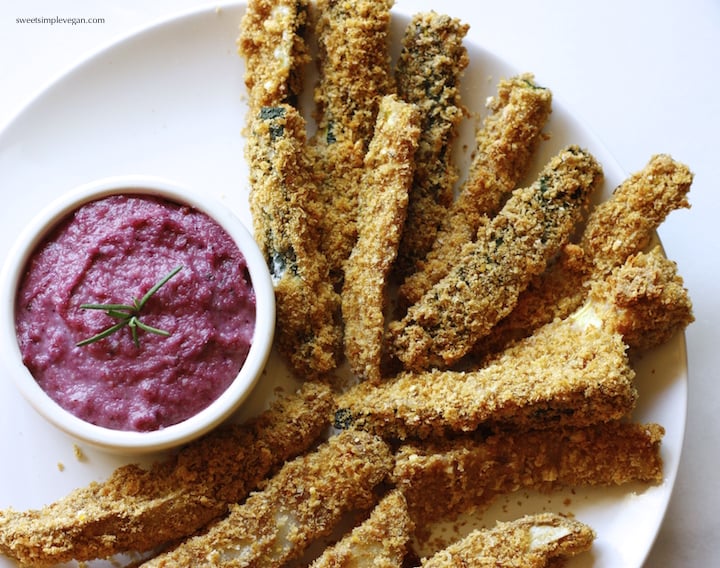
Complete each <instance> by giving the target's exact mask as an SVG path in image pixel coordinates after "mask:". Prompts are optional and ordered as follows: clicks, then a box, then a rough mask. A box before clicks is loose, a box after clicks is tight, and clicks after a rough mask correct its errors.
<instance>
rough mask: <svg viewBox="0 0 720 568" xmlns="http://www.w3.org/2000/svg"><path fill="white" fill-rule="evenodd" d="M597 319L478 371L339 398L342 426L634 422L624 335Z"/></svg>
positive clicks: (562, 323) (551, 331)
mask: <svg viewBox="0 0 720 568" xmlns="http://www.w3.org/2000/svg"><path fill="white" fill-rule="evenodd" d="M590 323H592V322H591V320H590V319H588V320H587V321H585V320H582V321H580V322H575V321H573V320H570V319H568V320H559V321H557V322H553V323H551V324H548V325H547V326H545V327H543V328H542V329H540V330H538V332H536V333H535V334H534V335H533V336H531V337H529V338H527V340H524V341H522V342H519V343H517V344H516V345H513V346H511V347H510V348H508V349H507V350H506V351H504V352H503V353H502V354H501V355H499V356H498V358H497V359H494V360H493V361H492V362H491V363H490V364H488V365H487V366H485V367H483V368H480V369H478V370H473V371H441V370H432V371H425V372H422V373H415V372H403V373H400V374H399V375H396V376H395V377H393V378H391V379H387V380H386V381H384V382H383V383H382V384H380V385H377V386H376V385H372V384H370V383H360V384H358V385H356V386H353V387H351V388H350V389H349V390H348V391H346V392H345V393H343V394H340V395H339V396H338V397H337V408H338V412H337V413H336V423H337V424H336V425H338V426H341V425H342V426H347V425H351V426H352V427H354V428H359V429H362V430H367V431H370V432H373V433H376V434H379V435H381V436H383V437H389V438H399V439H407V438H429V437H438V436H444V435H450V434H454V433H462V432H473V431H475V430H477V429H478V428H480V427H517V428H525V429H528V428H549V427H551V426H556V425H568V426H582V425H586V424H592V423H594V422H598V421H604V420H605V421H607V420H613V419H618V418H621V417H623V416H626V415H627V414H628V413H629V412H630V411H631V410H632V409H633V408H634V406H635V403H636V400H637V391H636V389H635V386H634V384H633V379H634V378H635V372H634V371H633V370H632V368H631V367H630V364H629V361H628V358H627V355H626V346H625V344H624V343H623V342H622V338H621V337H620V335H619V334H617V333H613V332H611V331H608V330H607V329H606V328H598V327H595V325H590Z"/></svg>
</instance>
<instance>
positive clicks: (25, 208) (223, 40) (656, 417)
mask: <svg viewBox="0 0 720 568" xmlns="http://www.w3.org/2000/svg"><path fill="white" fill-rule="evenodd" d="M243 9H244V5H227V6H224V7H222V8H220V9H214V10H213V9H209V10H203V11H198V12H192V13H189V14H185V15H182V16H179V17H176V18H174V19H171V20H168V21H166V22H164V23H161V24H159V25H155V26H152V27H151V28H149V29H147V30H145V31H142V32H141V33H138V34H134V35H132V36H130V37H128V38H126V39H125V40H123V41H120V42H118V43H117V44H115V45H113V46H111V47H109V48H107V49H104V50H102V51H101V52H99V53H97V54H95V55H93V56H92V57H90V58H89V59H87V60H86V61H85V62H83V63H81V64H80V65H78V66H77V67H76V68H74V69H73V70H72V71H71V72H69V73H68V74H66V75H65V76H64V77H62V78H61V79H60V80H58V81H57V82H55V83H54V84H53V85H52V86H50V87H49V88H48V89H47V90H45V91H44V92H43V93H42V94H41V95H40V96H38V97H37V98H36V99H35V100H33V101H32V102H31V103H30V104H29V105H28V106H27V107H26V108H25V109H24V110H23V111H22V112H21V113H20V115H19V116H18V117H17V118H16V119H15V120H14V121H13V122H11V123H10V124H9V126H8V127H7V128H6V129H5V130H4V131H3V132H2V133H0V188H2V193H3V207H2V208H1V209H0V262H2V261H4V259H5V256H6V254H7V251H8V248H9V246H10V243H11V242H12V240H13V238H14V237H15V235H16V234H17V233H18V232H19V230H20V229H21V228H22V227H23V226H24V224H25V223H27V222H28V220H29V219H30V218H31V217H32V216H33V215H34V214H35V213H36V212H37V211H38V210H39V209H40V208H41V207H42V206H43V205H44V204H45V203H46V202H47V201H48V200H49V199H51V198H53V197H55V196H57V195H58V194H59V193H61V192H64V191H66V190H67V189H69V188H71V187H73V186H75V185H78V184H80V183H84V182H87V181H91V180H94V179H97V178H101V177H106V176H111V175H124V174H136V173H142V174H150V175H157V176H162V177H166V178H169V179H172V180H175V181H177V182H179V183H182V184H184V185H189V186H191V187H194V188H196V189H199V190H201V191H211V192H213V193H215V194H217V196H218V197H219V198H220V199H222V200H224V201H225V203H227V205H228V207H230V208H232V209H233V210H235V211H236V212H237V214H238V215H240V217H241V218H242V219H243V221H244V222H245V223H246V225H247V226H248V227H250V224H251V223H250V216H249V211H248V207H247V193H248V191H247V168H246V165H245V162H244V159H243V145H244V141H243V138H242V136H241V130H242V128H243V125H244V121H245V110H246V107H245V104H244V96H245V87H244V84H243V80H242V79H243V63H242V60H241V58H240V57H239V56H238V55H237V53H236V48H235V39H236V37H237V33H238V25H239V22H240V17H241V15H242V13H243ZM408 16H409V14H408V15H400V14H397V15H396V17H395V18H394V20H393V22H394V24H393V32H394V34H395V42H394V46H395V49H397V45H398V41H397V38H398V37H399V35H400V34H401V32H402V28H403V25H404V24H405V23H407V21H408ZM469 23H470V24H472V22H469ZM468 48H469V55H470V59H471V64H470V68H469V69H468V71H467V73H466V76H465V77H464V79H463V84H462V86H463V97H464V101H465V103H466V105H467V106H468V107H469V108H470V109H471V110H472V111H474V112H477V113H480V114H481V115H482V114H484V104H485V100H486V97H487V96H489V95H492V94H493V93H494V89H495V85H496V83H497V81H498V79H500V78H502V77H507V76H510V75H512V74H514V73H516V72H517V71H532V70H531V69H521V70H516V69H513V68H511V67H510V66H508V65H507V64H506V63H504V62H503V61H500V60H499V59H498V58H496V57H495V56H493V55H492V54H491V53H490V52H489V51H487V50H485V49H483V48H481V47H479V46H477V45H469V46H468ZM608 79H610V78H608ZM538 80H539V82H540V83H542V77H538ZM546 86H547V87H549V88H551V89H552V85H546ZM554 94H555V103H554V111H553V115H552V118H551V122H550V125H549V127H548V130H549V131H550V132H551V134H552V138H551V140H550V141H549V142H547V143H545V144H544V145H543V146H542V149H541V151H540V153H539V154H538V156H537V158H536V160H535V165H536V167H535V169H536V170H537V169H539V167H540V166H541V164H542V163H544V161H545V160H546V159H547V158H549V157H550V156H551V155H552V154H554V153H555V152H556V151H557V150H558V149H559V148H560V147H562V146H564V145H565V144H568V143H575V144H579V145H581V146H584V147H586V148H588V149H590V151H591V152H593V153H594V155H595V156H596V157H597V158H598V159H599V161H600V162H601V163H602V164H603V166H604V169H605V174H606V183H605V187H604V189H603V197H607V196H608V195H609V194H610V192H611V191H612V189H613V188H614V187H615V186H616V185H617V184H618V183H620V182H621V181H622V180H623V179H624V177H625V176H624V173H623V172H622V171H621V170H620V169H619V167H618V166H617V164H616V163H615V161H614V160H613V158H612V157H611V156H610V155H609V154H608V152H607V151H606V150H605V149H604V148H603V147H602V145H601V144H599V143H598V141H597V140H596V139H595V138H594V136H593V135H592V134H591V133H590V132H588V130H587V129H586V128H585V127H583V126H582V125H581V124H579V123H578V122H577V121H576V120H575V119H574V118H573V117H572V116H571V114H570V113H569V112H568V111H567V110H566V108H565V107H564V106H563V105H562V103H561V102H560V101H559V100H558V98H559V97H558V95H559V94H558V93H554ZM560 95H561V94H560ZM473 126H474V123H473V121H471V120H468V121H466V124H465V125H464V129H463V133H462V140H461V142H460V145H459V147H461V148H462V145H463V144H465V145H466V147H465V149H464V150H461V151H460V153H459V155H460V157H461V159H462V161H464V163H465V164H467V162H468V160H469V158H470V153H471V149H472V139H473V138H472V128H473ZM648 158H649V156H648ZM10 308H11V307H10V306H2V309H6V310H7V309H10ZM685 357H686V355H685V343H684V336H682V335H679V336H677V337H675V338H674V339H673V340H672V341H671V342H670V343H669V344H667V345H665V346H663V347H662V348H660V349H657V350H655V351H654V352H652V353H650V354H647V355H646V356H645V357H644V359H643V360H642V361H641V362H640V364H639V366H638V386H639V390H640V405H639V407H638V409H637V412H636V414H635V418H636V419H637V420H639V421H655V422H659V423H660V424H662V425H663V426H664V427H665V428H666V430H667V433H666V436H665V439H664V442H663V449H662V454H663V458H664V460H665V482H664V483H663V484H661V485H660V486H657V487H648V488H646V487H644V486H643V487H640V486H631V487H623V488H620V489H612V490H606V489H603V490H593V491H585V490H577V491H573V492H568V493H562V494H558V495H555V496H553V497H552V498H548V497H547V496H542V497H537V496H528V495H526V494H525V493H523V494H521V495H514V496H512V497H511V498H509V499H507V500H506V501H503V502H501V503H500V504H499V505H498V507H496V508H495V509H493V513H492V514H497V515H498V518H500V517H502V518H512V517H516V516H518V515H519V514H521V513H525V512H530V511H532V510H538V509H539V510H554V511H557V512H561V513H570V514H574V515H575V516H576V517H577V518H578V519H579V520H582V521H584V522H587V523H589V524H590V525H592V526H593V527H594V528H595V529H596V531H597V533H598V538H597V541H596V543H595V546H594V547H593V551H592V553H590V554H587V555H583V556H582V557H581V558H578V559H575V560H574V561H573V562H572V563H571V566H574V567H580V566H596V567H613V568H618V567H639V566H641V565H642V563H643V561H644V559H645V556H646V555H647V553H648V551H649V549H650V547H651V546H652V543H653V540H654V538H655V535H656V533H657V530H658V528H659V525H660V523H661V521H662V518H663V515H664V513H665V510H666V507H667V503H668V500H669V497H670V493H671V491H672V486H673V483H674V481H675V476H676V472H677V468H678V462H679V459H680V453H681V448H682V440H683V434H684V428H685V416H686V400H687V375H686V358H685ZM278 384H286V385H289V384H291V381H290V379H289V378H288V374H287V372H286V370H285V368H284V366H283V365H282V363H281V362H279V361H278V360H277V358H275V357H273V358H272V359H271V362H270V364H269V367H268V372H267V376H266V378H265V380H264V381H263V382H262V384H261V385H260V386H259V387H258V388H257V389H256V391H255V392H254V393H253V395H252V396H251V398H250V399H249V400H248V402H247V403H246V404H245V405H244V407H243V408H242V409H241V411H240V412H239V418H243V417H246V416H248V415H251V414H254V413H256V412H257V411H258V410H259V409H260V408H261V407H262V406H263V405H264V403H265V402H266V401H267V400H268V399H269V397H270V396H271V394H272V392H273V388H274V387H275V386H277V385H278ZM0 432H2V435H1V436H0V455H2V456H4V457H3V464H4V465H3V466H2V469H1V470H0V471H1V473H0V509H2V508H6V507H14V508H16V509H28V508H38V507H41V506H42V505H43V504H46V503H48V502H50V501H52V500H55V499H57V498H59V497H61V496H63V495H65V494H66V493H68V492H69V491H70V490H72V489H73V488H75V487H78V486H81V485H85V484H86V483H88V482H89V481H92V480H101V479H103V478H105V477H106V476H107V475H108V474H109V473H110V472H111V471H112V470H113V469H114V468H115V467H117V466H118V465H120V464H121V463H122V462H123V460H122V459H121V458H118V457H117V456H111V455H106V454H103V453H101V452H98V451H95V450H92V449H91V448H87V447H81V448H80V450H81V453H82V455H81V456H80V457H78V455H76V449H77V448H76V447H75V446H74V441H73V440H71V439H69V438H67V437H66V436H64V435H63V434H61V433H60V432H58V431H56V430H55V429H54V428H53V427H52V426H49V425H48V424H46V423H45V422H44V421H43V420H42V419H41V418H40V417H38V416H37V415H36V414H35V412H34V411H33V410H32V409H31V408H30V407H29V405H28V404H26V403H25V401H24V400H23V399H22V398H21V397H20V395H19V394H18V393H17V392H16V390H15V388H14V387H13V386H12V383H11V382H10V381H9V380H6V378H5V377H3V380H0ZM12 565H13V564H12V563H11V562H10V561H8V560H7V559H5V558H2V557H0V567H5V566H12Z"/></svg>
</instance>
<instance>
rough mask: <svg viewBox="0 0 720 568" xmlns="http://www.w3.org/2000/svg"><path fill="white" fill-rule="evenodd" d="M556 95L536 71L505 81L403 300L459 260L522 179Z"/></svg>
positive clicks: (417, 294)
mask: <svg viewBox="0 0 720 568" xmlns="http://www.w3.org/2000/svg"><path fill="white" fill-rule="evenodd" d="M551 108H552V94H551V92H550V91H549V90H548V89H544V88H542V87H539V86H538V85H537V84H536V83H535V81H534V79H533V76H532V75H530V74H524V75H520V76H518V77H513V78H511V79H507V80H502V81H500V83H499V85H498V92H497V96H495V97H494V98H493V99H492V101H491V103H490V110H491V111H492V114H491V115H489V116H488V117H487V118H486V119H485V121H484V123H483V127H482V128H481V129H480V130H478V133H477V136H476V145H477V148H476V150H475V152H476V153H475V156H474V158H473V161H472V163H471V164H470V169H469V171H468V175H467V178H466V179H465V181H464V182H463V185H462V187H461V188H460V193H459V195H458V198H457V199H456V200H455V201H454V202H453V204H452V205H451V207H450V209H449V210H448V212H447V214H446V215H445V218H444V219H443V221H442V225H441V227H440V229H439V231H438V233H437V235H436V238H435V242H434V243H433V245H432V249H431V250H430V252H429V253H428V255H427V258H426V259H424V260H420V262H418V264H417V269H416V272H415V273H413V274H411V275H410V276H409V277H408V278H407V279H406V281H405V282H404V283H403V285H402V286H401V287H400V290H399V295H400V300H401V303H402V304H403V305H404V306H406V307H407V306H409V305H412V304H414V303H416V302H417V301H418V300H420V298H421V297H422V296H423V295H424V294H425V293H426V292H427V291H428V290H429V289H430V288H431V287H432V286H433V284H435V283H436V282H438V281H439V280H440V279H442V278H443V277H444V276H446V275H447V274H448V273H449V272H450V270H451V269H452V267H453V266H454V265H455V264H457V263H458V261H459V259H460V257H461V254H462V248H463V246H464V245H465V244H467V243H469V242H472V241H474V240H475V239H476V238H477V232H478V229H479V228H480V226H481V225H482V224H483V223H484V220H485V219H486V217H491V216H493V215H494V214H495V213H496V212H497V210H498V208H499V206H500V203H501V201H502V199H503V198H504V197H505V196H506V195H507V194H508V193H509V192H510V191H512V190H513V189H515V187H516V185H517V184H518V183H519V182H520V180H521V179H522V177H523V176H524V175H525V173H526V170H527V168H528V166H529V163H530V159H531V157H532V156H533V154H534V152H535V150H536V148H537V146H538V145H539V143H540V140H541V139H542V130H543V128H544V126H545V124H546V122H547V120H548V117H549V116H550V112H551Z"/></svg>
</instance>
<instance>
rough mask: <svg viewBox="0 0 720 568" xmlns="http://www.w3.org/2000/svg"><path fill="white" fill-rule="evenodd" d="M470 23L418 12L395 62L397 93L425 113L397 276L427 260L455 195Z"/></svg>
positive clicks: (397, 263)
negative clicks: (455, 154) (455, 155)
mask: <svg viewBox="0 0 720 568" xmlns="http://www.w3.org/2000/svg"><path fill="white" fill-rule="evenodd" d="M468 28H469V26H468V25H467V24H464V23H462V22H460V20H457V19H455V18H451V17H450V16H446V15H444V14H437V13H436V12H426V13H422V14H417V15H415V16H414V17H413V18H412V20H411V21H410V23H409V24H408V26H407V28H406V29H405V34H404V36H403V39H402V52H401V53H400V56H399V58H398V61H397V64H396V66H395V80H396V83H397V92H398V96H400V97H401V98H402V99H403V100H405V101H407V102H410V103H413V104H416V105H418V107H419V108H420V111H421V112H422V117H423V119H422V133H421V135H420V143H419V146H418V150H417V152H416V154H415V176H414V180H413V186H412V189H411V191H410V203H409V207H408V213H407V220H406V223H405V229H404V230H403V236H402V240H401V242H400V248H399V251H398V258H397V261H396V266H395V273H396V277H399V276H406V275H407V274H408V273H409V272H410V271H411V270H414V268H415V264H416V263H417V262H418V260H420V259H423V258H425V255H426V254H427V253H428V251H429V250H430V248H431V247H432V244H433V241H434V240H435V235H436V234H437V231H438V229H439V227H440V225H441V223H442V219H443V218H444V216H445V214H446V212H447V209H448V207H450V205H451V203H452V202H453V198H454V185H455V182H456V180H457V179H458V172H457V170H456V169H455V166H454V165H453V162H452V145H453V142H454V141H455V139H456V137H457V129H458V126H459V124H460V121H461V120H462V118H463V116H464V112H463V108H462V105H461V102H460V93H459V85H460V78H461V76H462V73H463V71H464V70H465V68H466V67H467V65H468V62H469V60H468V55H467V50H466V49H465V46H464V45H463V38H464V37H465V34H467V31H468Z"/></svg>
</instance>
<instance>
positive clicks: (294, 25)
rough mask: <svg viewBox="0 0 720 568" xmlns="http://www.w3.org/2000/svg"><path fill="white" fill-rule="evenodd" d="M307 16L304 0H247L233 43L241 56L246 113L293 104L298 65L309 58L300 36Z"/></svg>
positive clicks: (297, 90) (299, 73)
mask: <svg viewBox="0 0 720 568" xmlns="http://www.w3.org/2000/svg"><path fill="white" fill-rule="evenodd" d="M307 19H308V2H307V0H250V1H249V2H248V6H247V10H246V11H245V14H244V15H243V18H242V20H241V22H240V36H239V37H238V40H237V46H238V52H239V54H240V55H241V56H242V57H243V58H244V59H245V85H246V87H247V90H248V93H249V104H248V106H249V107H250V110H249V116H255V115H256V114H257V113H258V112H259V111H260V109H261V108H262V107H265V106H276V105H279V104H283V103H287V104H291V105H293V106H294V105H295V104H296V99H297V97H298V95H299V94H300V91H301V89H302V83H303V77H302V67H303V65H305V64H306V63H308V62H309V61H310V55H309V53H308V48H307V46H306V44H305V40H304V37H303V34H304V33H305V28H306V25H307Z"/></svg>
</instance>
